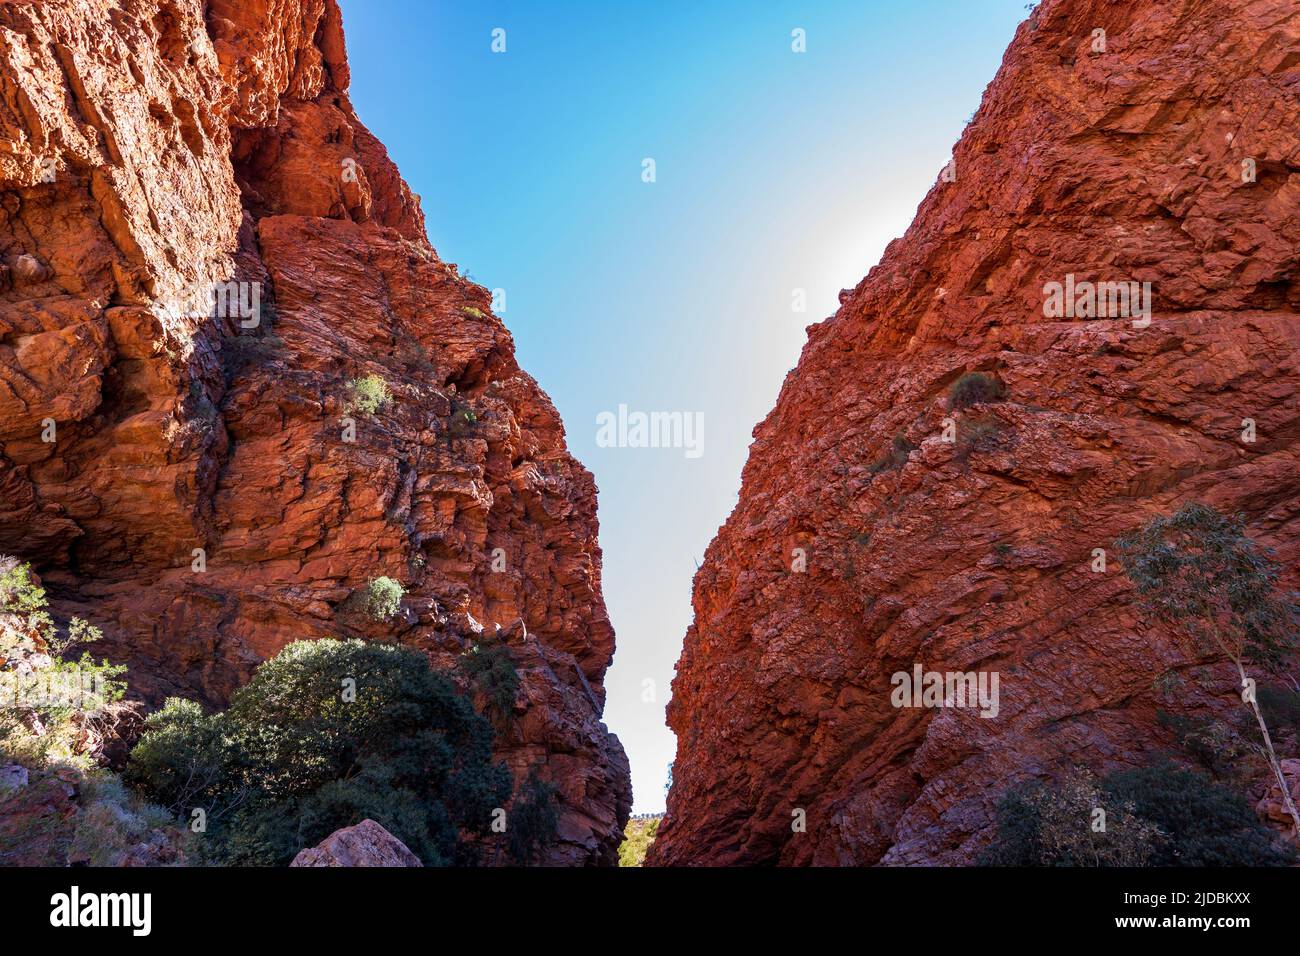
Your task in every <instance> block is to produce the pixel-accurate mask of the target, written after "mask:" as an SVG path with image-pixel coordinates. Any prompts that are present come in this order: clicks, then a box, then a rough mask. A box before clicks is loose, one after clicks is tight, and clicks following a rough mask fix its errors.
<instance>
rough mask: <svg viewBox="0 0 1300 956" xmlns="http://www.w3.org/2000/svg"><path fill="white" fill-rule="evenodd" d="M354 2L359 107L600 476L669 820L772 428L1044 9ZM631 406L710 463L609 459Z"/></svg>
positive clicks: (614, 701) (444, 251)
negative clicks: (690, 683) (707, 555)
mask: <svg viewBox="0 0 1300 956" xmlns="http://www.w3.org/2000/svg"><path fill="white" fill-rule="evenodd" d="M340 4H341V6H342V8H343V24H344V29H345V31H346V33H347V40H348V48H349V58H350V61H351V65H352V99H353V103H354V105H355V106H356V109H357V113H358V115H359V116H360V117H361V119H362V121H363V122H364V123H365V124H366V125H367V126H368V127H369V128H370V129H371V130H372V131H373V132H374V133H375V135H376V136H378V137H379V139H380V140H382V141H383V142H384V144H385V145H386V146H387V147H388V150H389V153H390V154H391V156H392V157H393V159H394V160H395V161H396V162H397V164H398V166H399V167H400V168H401V170H402V173H403V175H404V176H405V178H406V180H407V182H409V183H410V184H411V187H412V189H414V190H415V192H417V193H418V194H419V195H420V196H421V199H422V205H423V208H424V212H425V216H426V218H427V221H428V230H429V238H430V240H431V241H432V243H433V245H434V248H435V249H437V251H438V253H439V255H440V256H441V257H442V258H443V259H444V260H447V261H449V262H455V263H458V264H459V265H460V267H461V269H462V271H463V272H468V273H469V274H470V275H471V276H472V277H473V278H474V279H475V280H477V281H479V282H480V283H482V284H483V285H485V286H487V287H488V288H490V289H492V288H502V289H504V290H505V291H506V309H505V311H504V312H503V313H501V317H502V319H503V320H504V321H505V323H506V325H507V326H509V328H510V330H511V331H512V333H513V334H514V337H515V342H516V346H517V350H518V357H519V362H520V364H521V365H523V367H524V368H526V369H527V370H528V371H529V372H530V373H531V374H532V375H534V376H535V377H536V378H537V380H538V381H539V382H540V383H541V385H542V387H543V388H544V389H545V390H546V391H547V392H548V393H549V394H550V396H551V398H552V399H553V400H554V402H555V404H556V406H557V407H558V408H559V410H560V412H561V414H562V415H563V416H564V421H565V426H566V428H567V431H568V439H569V446H570V448H571V450H572V451H573V453H574V454H575V455H576V456H577V457H578V458H579V459H581V460H582V461H583V463H584V464H586V466H587V467H588V468H590V469H591V470H592V471H593V472H594V473H595V475H596V482H597V484H598V486H599V488H600V522H601V545H602V547H603V549H604V553H605V599H606V603H607V604H608V606H609V611H610V616H611V617H612V619H613V622H614V628H615V630H616V632H617V635H618V637H617V640H618V650H617V652H616V655H615V658H614V666H613V668H612V670H611V671H610V674H609V677H608V679H607V681H606V685H607V688H608V694H609V697H608V704H607V707H606V711H605V714H606V721H607V723H608V724H609V726H610V728H611V729H612V730H614V731H615V732H616V733H617V734H618V735H619V736H620V738H621V739H622V740H623V743H624V746H625V747H626V748H627V751H628V756H629V757H630V758H631V763H632V782H633V790H634V797H635V807H634V809H635V811H636V812H640V813H647V812H657V811H660V810H662V809H663V803H664V783H665V779H666V773H667V767H668V764H669V762H670V761H671V760H672V759H673V754H674V752H675V749H676V744H675V741H674V738H673V736H672V734H671V733H670V732H669V731H668V729H667V728H666V727H665V726H664V706H665V705H666V704H667V701H668V696H669V691H670V687H669V685H670V683H671V680H672V675H673V665H674V664H675V662H676V660H677V656H678V654H679V653H680V650H681V642H682V637H683V635H684V634H685V630H686V627H687V625H688V624H689V623H690V620H691V605H690V599H691V578H692V576H693V575H694V573H695V567H696V562H698V561H700V560H702V557H703V553H704V549H705V547H706V546H707V545H708V543H709V541H710V540H711V539H712V538H713V536H714V534H715V533H716V531H717V529H718V527H719V525H720V524H721V523H722V522H723V521H724V520H725V519H726V516H727V515H728V514H729V513H730V511H731V509H732V507H733V505H734V504H735V502H736V495H737V493H738V491H739V488H740V470H741V467H742V466H743V465H744V462H745V457H746V453H747V449H748V446H749V443H750V440H751V431H752V429H753V427H754V425H755V424H757V423H758V422H759V421H760V420H761V419H762V418H763V417H764V416H765V415H766V414H767V412H768V410H769V409H770V408H771V406H772V404H773V403H774V402H775V400H776V396H777V393H778V391H779V389H780V387H781V383H782V381H783V379H784V378H785V375H786V373H787V372H788V371H789V370H790V369H791V368H793V367H794V365H795V363H796V362H797V361H798V358H799V351H800V349H801V348H802V346H803V342H804V340H805V332H804V329H805V327H806V326H808V325H809V324H811V323H813V322H817V321H820V320H821V319H823V318H825V317H827V316H829V315H830V314H831V313H833V312H834V310H835V308H836V307H837V296H838V293H839V290H840V289H841V288H845V287H850V286H853V285H855V284H857V282H858V280H860V279H861V278H862V276H863V275H865V274H866V272H867V271H868V270H869V269H870V268H871V266H872V265H874V264H875V263H876V261H877V260H878V259H879V257H880V254H881V252H883V250H884V248H885V246H886V244H887V243H888V242H889V241H890V240H891V239H893V238H895V237H897V236H899V235H901V234H902V233H903V231H904V230H905V229H906V228H907V225H908V224H909V223H910V221H911V219H912V216H913V214H914V213H915V211H916V207H917V205H918V204H919V203H920V201H921V199H922V198H923V197H924V195H925V193H926V192H927V191H928V190H929V188H930V186H931V185H932V184H933V182H934V181H935V179H936V177H937V176H938V174H939V171H940V170H941V169H942V167H943V165H944V164H945V163H946V162H947V161H948V159H949V157H950V156H951V151H952V147H953V144H954V143H955V142H956V141H957V139H958V137H959V136H960V135H961V131H962V128H963V127H964V126H965V124H966V121H967V119H968V118H969V117H970V115H971V114H972V113H973V112H974V110H975V108H976V107H977V106H978V105H979V102H980V97H981V95H982V93H983V90H984V88H985V86H986V85H987V84H988V82H989V81H990V80H991V79H992V78H993V75H994V74H995V72H996V71H997V67H998V65H999V63H1000V62H1001V59H1002V53H1003V50H1004V49H1005V47H1006V46H1007V44H1008V43H1009V42H1010V40H1011V37H1012V34H1013V33H1014V31H1015V27H1016V24H1017V23H1019V22H1020V21H1021V20H1022V19H1024V17H1025V16H1026V12H1025V9H1024V2H1023V0H907V2H899V0H879V2H872V0H817V2H803V3H798V2H788V3H787V2H780V0H761V2H760V0H750V2H744V3H742V2H730V0H659V2H655V3H652V4H635V3H631V2H616V0H555V2H542V0H532V2H527V3H524V2H518V3H509V2H492V0H460V2H450V0H448V2H432V0H340ZM496 28H501V29H503V30H505V43H506V51H505V52H504V53H493V52H492V49H491V44H492V31H493V30H494V29H496ZM796 28H798V29H802V30H803V31H805V36H806V52H804V53H795V52H793V51H792V49H791V43H792V40H791V31H792V30H795V29H796ZM646 158H652V159H654V161H655V173H656V180H655V182H653V183H647V182H644V181H643V180H642V168H643V166H642V162H643V160H644V159H646ZM796 289H802V290H804V291H805V294H806V298H807V311H806V312H803V313H799V312H796V311H794V309H793V308H792V304H793V302H794V298H795V292H794V290H796ZM620 404H626V405H627V406H628V407H629V408H630V409H631V410H634V411H635V410H641V411H647V412H649V411H669V412H671V411H681V412H687V413H699V414H701V415H702V416H703V446H702V451H703V454H702V455H700V456H699V457H698V458H688V457H687V456H686V455H685V453H684V451H683V450H682V449H663V448H659V449H654V448H626V447H624V448H617V447H612V448H611V447H598V446H597V443H596V434H597V426H596V418H597V415H599V414H600V413H601V412H616V411H617V409H618V406H619V405H620ZM647 682H650V683H649V684H647Z"/></svg>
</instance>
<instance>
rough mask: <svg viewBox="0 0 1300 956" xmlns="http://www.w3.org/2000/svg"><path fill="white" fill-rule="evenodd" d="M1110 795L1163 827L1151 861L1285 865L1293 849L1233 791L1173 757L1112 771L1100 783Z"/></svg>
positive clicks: (1152, 862) (1163, 863)
mask: <svg viewBox="0 0 1300 956" xmlns="http://www.w3.org/2000/svg"><path fill="white" fill-rule="evenodd" d="M1102 789H1103V790H1104V791H1105V793H1106V795H1107V796H1108V797H1109V798H1110V799H1111V800H1116V801H1122V802H1125V803H1128V804H1131V805H1132V806H1133V808H1134V812H1135V813H1137V814H1138V815H1139V816H1141V817H1142V818H1143V819H1146V820H1149V821H1151V823H1153V824H1155V825H1156V826H1157V827H1159V828H1160V830H1161V833H1162V837H1161V839H1159V840H1158V841H1157V842H1156V846H1155V851H1154V853H1153V854H1152V856H1151V858H1150V860H1149V861H1148V862H1149V863H1150V865H1152V866H1286V865H1290V863H1293V862H1295V861H1294V859H1293V856H1294V854H1293V853H1290V852H1289V851H1287V850H1285V849H1283V848H1282V847H1281V845H1280V844H1276V843H1275V836H1274V833H1273V831H1272V830H1270V829H1268V827H1266V826H1264V825H1263V824H1262V823H1260V822H1259V819H1258V818H1257V817H1256V816H1255V814H1254V812H1253V811H1252V810H1251V808H1250V806H1249V804H1247V803H1246V801H1245V799H1243V798H1242V796H1241V795H1240V794H1238V793H1237V792H1236V791H1234V790H1230V789H1228V788H1227V787H1225V786H1222V785H1220V784H1216V783H1214V782H1213V781H1211V780H1210V779H1209V778H1208V777H1206V776H1205V775H1204V774H1200V773H1196V772H1194V771H1191V770H1186V769H1183V768H1181V767H1179V766H1177V765H1175V764H1173V763H1171V762H1169V761H1165V762H1163V763H1159V764H1156V765H1155V766H1153V767H1144V768H1142V769H1141V770H1126V771H1121V772H1119V773H1113V774H1111V775H1110V776H1108V777H1107V778H1106V779H1105V780H1104V781H1103V783H1102Z"/></svg>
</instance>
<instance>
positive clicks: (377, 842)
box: [289, 820, 424, 866]
mask: <svg viewBox="0 0 1300 956" xmlns="http://www.w3.org/2000/svg"><path fill="white" fill-rule="evenodd" d="M289 865H290V866H424V864H423V863H421V862H420V858H419V857H418V856H416V855H415V854H414V853H412V852H411V851H410V850H409V849H408V848H407V846H406V844H405V843H403V842H402V841H401V840H399V839H397V837H395V836H393V835H392V834H391V833H389V832H388V831H387V830H385V829H384V828H383V827H381V826H380V825H379V824H378V823H376V822H375V821H374V820H362V821H361V822H360V823H358V824H357V825H356V826H351V827H344V828H343V829H342V830H335V831H334V832H333V833H331V834H330V835H329V836H327V837H326V838H325V839H324V840H321V842H320V843H319V845H317V846H314V847H310V848H309V849H306V850H303V851H302V852H300V853H299V854H298V855H297V856H295V857H294V858H293V862H292V863H290V864H289Z"/></svg>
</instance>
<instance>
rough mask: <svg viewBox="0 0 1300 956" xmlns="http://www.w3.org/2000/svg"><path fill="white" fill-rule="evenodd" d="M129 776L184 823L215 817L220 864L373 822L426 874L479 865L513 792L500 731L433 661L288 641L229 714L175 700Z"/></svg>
mask: <svg viewBox="0 0 1300 956" xmlns="http://www.w3.org/2000/svg"><path fill="white" fill-rule="evenodd" d="M127 779H128V781H129V782H131V783H134V784H135V785H137V786H139V787H140V788H142V789H143V790H144V791H145V792H146V793H147V794H148V795H149V796H150V797H151V798H152V799H153V800H154V801H155V802H158V803H161V804H163V805H164V806H167V807H169V808H170V809H171V810H172V811H173V812H175V813H178V814H181V815H182V816H184V817H186V818H188V817H190V816H191V815H192V814H193V811H194V810H196V809H199V810H203V811H204V815H205V818H206V825H207V830H206V838H205V839H204V840H202V841H201V844H202V847H203V850H204V852H205V854H206V855H207V857H208V859H210V860H211V861H212V862H216V863H221V864H247V865H279V864H284V863H287V862H289V860H291V859H292V857H293V856H294V854H295V853H296V852H297V851H298V850H300V849H302V848H303V847H307V846H313V845H315V844H316V843H318V842H320V840H322V839H323V838H324V837H326V836H328V835H329V834H330V833H332V832H333V831H334V830H337V829H339V828H341V827H346V826H351V825H353V824H356V823H359V822H360V821H361V820H362V819H365V818H367V817H369V818H371V819H373V820H375V821H376V822H378V823H379V824H381V825H382V826H384V827H385V828H386V829H388V830H389V831H390V832H391V833H393V834H394V835H395V836H396V837H397V838H398V839H400V840H402V842H403V843H405V844H406V845H407V846H408V847H410V848H411V850H412V851H414V852H415V853H416V854H417V855H418V856H419V857H420V858H421V859H422V860H423V861H424V862H425V863H426V864H428V865H438V864H444V863H472V862H475V860H476V859H477V850H476V849H475V847H476V837H482V836H486V834H487V833H488V829H489V827H490V824H491V819H492V811H493V809H494V808H496V807H501V806H504V805H505V803H506V801H507V799H508V797H509V795H510V788H511V780H510V773H509V771H508V770H506V768H504V767H502V766H500V765H498V764H494V763H493V762H492V730H491V727H490V726H489V725H488V723H487V722H486V721H485V720H484V719H483V718H481V717H479V716H478V715H477V714H475V713H474V710H473V707H472V706H471V705H470V703H469V701H468V700H466V699H465V698H464V697H463V696H460V695H458V694H457V693H456V692H455V688H454V687H453V685H452V684H451V682H450V681H448V680H447V679H446V678H444V677H443V676H442V675H440V674H437V673H435V672H434V671H433V670H432V669H431V668H430V667H429V663H428V659H427V658H426V657H425V656H424V655H423V654H421V653H419V652H418V651H414V650H411V649H409V648H403V647H398V646H393V645H380V644H370V643H365V642H362V641H356V640H352V641H335V640H322V641H310V642H308V641H300V642H298V643H295V644H291V645H289V646H288V647H286V648H285V649H284V650H283V651H281V652H280V654H279V655H277V656H276V657H275V658H273V659H272V660H269V661H267V662H266V663H264V664H263V665H262V666H261V667H260V668H258V670H257V673H256V674H255V675H254V677H253V679H252V680H251V681H250V682H249V683H248V684H247V685H246V686H244V687H243V688H241V689H240V690H238V691H236V693H235V694H234V696H233V698H232V700H231V704H230V707H229V709H228V710H226V711H224V712H220V713H215V714H203V713H202V711H201V710H200V709H199V708H198V707H197V705H195V704H193V703H190V702H187V701H180V700H170V701H168V702H167V705H166V706H165V707H164V708H163V709H162V710H161V711H158V712H157V713H155V714H152V715H150V717H149V718H148V720H147V722H146V725H145V733H144V735H143V737H142V738H141V740H140V742H139V743H138V744H137V745H136V747H135V749H134V750H132V752H131V759H130V763H129V765H128V768H127Z"/></svg>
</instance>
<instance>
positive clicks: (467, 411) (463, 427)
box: [451, 400, 478, 435]
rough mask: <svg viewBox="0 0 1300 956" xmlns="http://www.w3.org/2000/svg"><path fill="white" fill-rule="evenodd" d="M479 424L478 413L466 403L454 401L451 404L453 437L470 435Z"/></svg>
mask: <svg viewBox="0 0 1300 956" xmlns="http://www.w3.org/2000/svg"><path fill="white" fill-rule="evenodd" d="M477 424H478V413H477V412H475V411H474V409H472V408H470V407H469V406H468V405H466V404H465V403H464V402H458V401H454V400H453V401H452V403H451V433H452V434H453V435H468V434H469V433H470V432H472V431H473V430H474V426H475V425H477Z"/></svg>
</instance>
